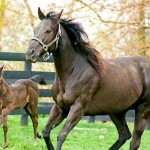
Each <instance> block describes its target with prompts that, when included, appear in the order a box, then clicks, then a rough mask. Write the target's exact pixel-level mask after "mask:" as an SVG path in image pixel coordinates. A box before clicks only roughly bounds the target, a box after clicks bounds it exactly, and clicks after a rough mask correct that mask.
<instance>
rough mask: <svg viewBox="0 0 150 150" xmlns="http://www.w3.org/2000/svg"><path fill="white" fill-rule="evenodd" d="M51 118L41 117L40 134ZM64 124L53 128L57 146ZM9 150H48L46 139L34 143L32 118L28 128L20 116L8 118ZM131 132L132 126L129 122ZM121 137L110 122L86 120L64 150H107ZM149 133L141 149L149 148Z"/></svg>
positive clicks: (0, 131) (126, 146)
mask: <svg viewBox="0 0 150 150" xmlns="http://www.w3.org/2000/svg"><path fill="white" fill-rule="evenodd" d="M47 119H48V116H46V117H42V116H40V117H39V128H38V130H39V132H40V133H41V132H42V129H43V128H44V126H45V124H46V122H47ZM62 125H63V123H62V124H61V125H59V126H58V127H56V128H55V129H53V131H52V133H51V139H52V142H53V144H54V146H55V147H56V139H57V134H58V132H59V131H60V129H61V127H62ZM8 126H9V127H8V142H9V148H8V150H31V149H32V150H46V146H45V143H44V140H40V139H37V141H36V143H35V142H34V140H33V129H32V123H31V120H30V119H29V125H28V126H21V125H20V116H9V118H8ZM129 127H130V129H131V131H132V129H133V124H132V123H129ZM117 137H118V134H117V131H116V129H115V127H114V125H113V124H112V123H111V122H107V123H101V122H96V123H94V124H89V123H87V121H83V120H82V121H80V122H79V123H78V125H77V126H76V127H75V128H74V129H73V130H72V131H71V132H70V134H69V135H68V137H67V139H66V141H65V143H64V144H63V148H62V149H63V150H98V149H100V150H108V148H109V147H110V146H111V145H112V144H113V143H114V142H115V140H116V139H117ZM149 139H150V131H148V130H145V132H144V134H143V136H142V143H141V147H140V150H148V149H150V146H149V145H150V140H149ZM129 142H130V141H128V142H126V144H125V145H124V146H123V147H122V148H121V150H128V149H129ZM2 145H3V130H2V127H1V129H0V149H2Z"/></svg>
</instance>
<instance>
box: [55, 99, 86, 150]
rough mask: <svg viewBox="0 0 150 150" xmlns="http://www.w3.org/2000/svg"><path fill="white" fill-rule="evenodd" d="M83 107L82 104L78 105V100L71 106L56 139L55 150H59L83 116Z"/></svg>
mask: <svg viewBox="0 0 150 150" xmlns="http://www.w3.org/2000/svg"><path fill="white" fill-rule="evenodd" d="M85 105H86V104H85ZM83 107H84V106H83V104H81V103H80V100H79V101H78V102H75V103H74V104H73V105H72V106H71V108H70V111H69V114H68V116H67V119H66V122H65V124H64V126H63V128H62V130H61V131H60V132H59V135H58V137H57V148H56V150H61V147H62V144H63V142H64V141H65V139H66V137H67V135H68V134H69V132H70V131H71V130H72V129H73V128H74V127H75V126H76V124H77V123H78V122H79V121H80V120H81V118H82V116H83V114H84V108H83Z"/></svg>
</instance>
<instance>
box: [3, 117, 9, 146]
mask: <svg viewBox="0 0 150 150" xmlns="http://www.w3.org/2000/svg"><path fill="white" fill-rule="evenodd" d="M3 131H4V145H3V149H5V148H7V147H8V141H7V131H8V126H7V116H6V117H4V119H3Z"/></svg>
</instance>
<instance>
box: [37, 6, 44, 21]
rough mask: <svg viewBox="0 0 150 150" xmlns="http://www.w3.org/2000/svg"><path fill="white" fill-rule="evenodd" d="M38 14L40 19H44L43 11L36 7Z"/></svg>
mask: <svg viewBox="0 0 150 150" xmlns="http://www.w3.org/2000/svg"><path fill="white" fill-rule="evenodd" d="M38 15H39V18H40V20H43V19H45V15H44V13H43V12H42V11H41V9H40V7H38Z"/></svg>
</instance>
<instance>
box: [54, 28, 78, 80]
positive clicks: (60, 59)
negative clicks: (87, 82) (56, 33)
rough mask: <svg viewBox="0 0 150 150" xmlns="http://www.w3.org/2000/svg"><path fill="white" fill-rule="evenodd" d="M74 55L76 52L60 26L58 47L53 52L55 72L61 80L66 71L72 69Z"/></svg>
mask: <svg viewBox="0 0 150 150" xmlns="http://www.w3.org/2000/svg"><path fill="white" fill-rule="evenodd" d="M75 56H76V52H75V51H74V49H73V47H72V45H71V42H70V39H69V37H68V35H67V34H66V32H65V30H64V29H63V28H62V35H61V37H60V40H59V46H58V49H57V50H56V51H55V52H53V57H54V64H55V68H56V72H57V74H58V76H59V78H60V80H61V81H63V80H65V77H66V76H67V75H68V72H70V71H71V70H72V67H73V62H74V59H75Z"/></svg>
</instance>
